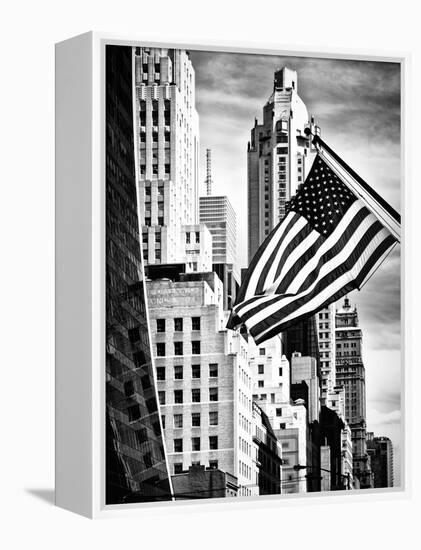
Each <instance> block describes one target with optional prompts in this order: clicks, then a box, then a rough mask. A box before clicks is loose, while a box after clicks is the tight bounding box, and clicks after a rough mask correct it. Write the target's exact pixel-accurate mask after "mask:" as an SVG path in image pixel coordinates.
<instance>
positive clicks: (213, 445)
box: [209, 435, 218, 450]
mask: <svg viewBox="0 0 421 550" xmlns="http://www.w3.org/2000/svg"><path fill="white" fill-rule="evenodd" d="M217 448H218V436H217V435H211V436H209V449H212V450H213V449H217Z"/></svg>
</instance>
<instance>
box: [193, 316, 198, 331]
mask: <svg viewBox="0 0 421 550" xmlns="http://www.w3.org/2000/svg"><path fill="white" fill-rule="evenodd" d="M191 325H192V327H191V328H192V330H200V317H192V318H191Z"/></svg>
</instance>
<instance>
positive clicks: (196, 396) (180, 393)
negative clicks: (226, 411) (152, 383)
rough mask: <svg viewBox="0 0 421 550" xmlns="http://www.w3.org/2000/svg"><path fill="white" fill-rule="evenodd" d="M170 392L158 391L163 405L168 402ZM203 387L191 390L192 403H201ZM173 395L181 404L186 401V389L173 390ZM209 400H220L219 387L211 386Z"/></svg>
mask: <svg viewBox="0 0 421 550" xmlns="http://www.w3.org/2000/svg"><path fill="white" fill-rule="evenodd" d="M168 394H170V392H165V391H163V390H160V391H158V397H159V403H160V404H161V405H165V404H166V402H167V401H166V396H167V395H168ZM201 396H202V394H201V389H200V388H194V389H192V390H191V402H192V403H200V402H201V400H202V398H201ZM173 397H174V401H173V403H176V404H179V403H184V390H174V391H173ZM209 401H218V388H209Z"/></svg>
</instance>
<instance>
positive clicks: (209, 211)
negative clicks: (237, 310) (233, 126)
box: [199, 149, 240, 310]
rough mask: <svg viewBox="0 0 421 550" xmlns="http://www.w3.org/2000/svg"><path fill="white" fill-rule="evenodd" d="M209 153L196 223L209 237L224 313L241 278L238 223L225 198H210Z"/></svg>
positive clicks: (228, 201) (208, 153)
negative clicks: (202, 226)
mask: <svg viewBox="0 0 421 550" xmlns="http://www.w3.org/2000/svg"><path fill="white" fill-rule="evenodd" d="M212 183H213V180H212V166H211V150H210V149H207V150H206V179H205V186H206V195H204V196H201V197H200V199H199V221H200V223H201V224H204V225H205V226H206V227H207V228H208V229H209V231H210V233H211V235H212V269H213V271H214V272H215V273H216V274H217V275H218V277H219V278H220V279H221V281H222V282H223V288H224V309H225V310H227V309H229V308H230V307H231V305H232V304H233V303H234V301H235V297H236V293H237V288H238V286H239V283H240V274H239V272H238V266H237V219H236V215H235V211H234V209H233V207H232V205H231V202H230V200H229V198H228V197H227V196H226V195H213V194H212Z"/></svg>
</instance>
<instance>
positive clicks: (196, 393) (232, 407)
mask: <svg viewBox="0 0 421 550" xmlns="http://www.w3.org/2000/svg"><path fill="white" fill-rule="evenodd" d="M147 290H148V304H149V312H150V323H151V327H152V334H153V346H154V354H155V367H156V374H157V386H158V396H159V400H160V411H161V417H162V420H163V424H164V434H165V441H166V446H167V452H168V461H169V464H170V472H171V474H172V475H174V474H178V473H181V472H182V471H185V470H187V469H188V468H189V467H190V466H191V465H199V464H200V465H202V466H205V467H207V468H215V469H219V470H221V471H223V472H227V473H229V474H231V475H232V476H234V477H236V478H237V480H238V496H251V495H253V494H258V488H257V487H255V486H254V484H253V480H254V479H255V469H254V464H253V441H252V436H253V433H252V382H251V372H250V368H249V364H248V345H247V341H246V340H245V339H244V337H243V336H242V335H241V334H240V333H237V332H232V331H227V330H226V329H225V323H226V315H225V314H224V312H223V307H222V306H223V303H222V283H221V281H220V280H219V279H218V277H217V276H216V275H215V274H214V273H203V274H191V275H189V274H185V275H184V276H182V277H181V280H180V281H177V282H174V281H170V280H167V281H163V280H157V281H149V282H148V285H147Z"/></svg>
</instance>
